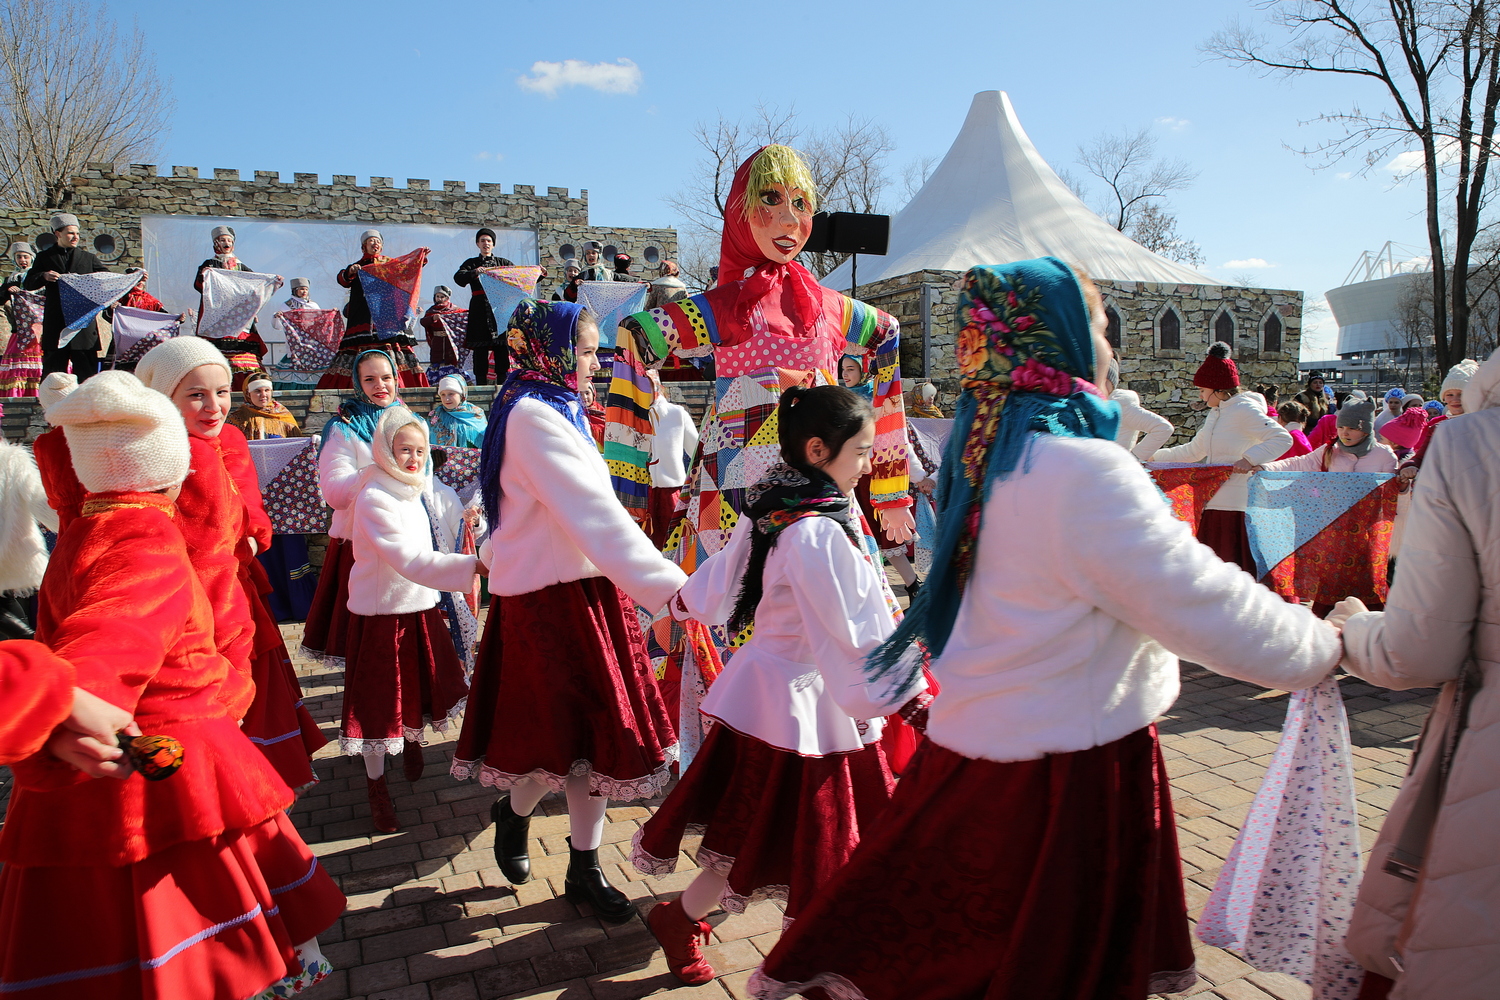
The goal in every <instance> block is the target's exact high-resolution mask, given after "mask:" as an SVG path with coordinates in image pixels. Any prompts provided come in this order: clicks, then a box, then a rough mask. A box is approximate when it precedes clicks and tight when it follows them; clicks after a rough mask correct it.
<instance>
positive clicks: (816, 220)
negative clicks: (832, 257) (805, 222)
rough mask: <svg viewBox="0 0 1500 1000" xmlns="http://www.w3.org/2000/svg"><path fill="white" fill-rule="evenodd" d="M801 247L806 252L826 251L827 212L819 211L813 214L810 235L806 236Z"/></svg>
mask: <svg viewBox="0 0 1500 1000" xmlns="http://www.w3.org/2000/svg"><path fill="white" fill-rule="evenodd" d="M802 249H803V250H804V251H805V252H807V253H827V252H828V213H827V212H819V213H818V214H817V215H814V216H813V224H812V235H811V236H809V237H808V238H807V243H806V244H804V245H803V247H802Z"/></svg>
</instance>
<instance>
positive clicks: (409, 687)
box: [339, 608, 469, 754]
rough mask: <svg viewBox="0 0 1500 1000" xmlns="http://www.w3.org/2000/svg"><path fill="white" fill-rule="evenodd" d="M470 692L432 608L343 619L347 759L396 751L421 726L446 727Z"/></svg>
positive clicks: (417, 736)
mask: <svg viewBox="0 0 1500 1000" xmlns="http://www.w3.org/2000/svg"><path fill="white" fill-rule="evenodd" d="M468 694H469V685H468V683H467V682H466V681H465V680H464V668H463V664H461V663H460V662H459V660H458V653H457V652H456V651H455V650H454V648H453V637H452V636H451V635H450V634H449V633H448V626H447V625H446V624H444V622H443V613H442V612H441V611H439V610H438V609H437V608H428V609H427V610H426V611H411V612H408V613H406V614H401V615H355V614H351V615H350V616H349V649H348V655H347V656H346V657H345V659H344V718H343V726H342V728H341V729H340V731H339V749H341V750H342V751H344V753H347V754H378V753H389V754H397V753H401V752H402V750H403V749H404V747H403V743H404V742H418V741H420V740H421V739H422V730H423V728H424V727H425V726H428V725H430V726H432V728H433V729H435V730H437V731H438V732H440V733H441V732H444V731H445V730H447V728H448V726H449V724H450V723H451V722H452V721H453V719H454V718H455V717H456V716H457V715H458V714H459V713H460V712H462V711H463V709H464V701H465V699H466V698H467V697H468Z"/></svg>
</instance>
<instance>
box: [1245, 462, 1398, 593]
mask: <svg viewBox="0 0 1500 1000" xmlns="http://www.w3.org/2000/svg"><path fill="white" fill-rule="evenodd" d="M1397 493H1398V483H1397V481H1396V480H1394V479H1391V480H1387V481H1386V482H1384V483H1382V484H1381V485H1379V486H1377V487H1376V488H1375V489H1373V490H1371V491H1370V492H1369V494H1368V495H1367V496H1365V497H1364V499H1362V500H1360V501H1359V502H1358V503H1356V504H1355V505H1354V506H1353V507H1350V508H1349V509H1348V510H1346V511H1344V513H1342V514H1340V515H1339V517H1338V518H1337V520H1335V521H1334V522H1333V523H1332V524H1330V525H1329V526H1328V527H1326V528H1324V529H1323V530H1322V531H1320V532H1318V533H1317V534H1316V535H1314V536H1313V537H1312V538H1311V539H1309V540H1308V542H1307V543H1306V544H1305V545H1303V546H1302V547H1301V548H1300V549H1298V550H1297V551H1296V552H1293V553H1292V554H1291V555H1289V556H1287V557H1286V558H1285V559H1283V560H1281V562H1279V563H1277V564H1276V565H1275V566H1274V567H1273V568H1272V569H1271V572H1270V574H1269V575H1268V576H1267V577H1266V580H1265V582H1266V585H1267V586H1269V587H1270V588H1271V589H1272V590H1274V591H1276V593H1278V594H1280V595H1281V596H1282V597H1285V598H1286V599H1287V600H1288V601H1292V602H1294V603H1304V602H1307V601H1312V602H1313V603H1314V604H1326V605H1332V604H1335V603H1337V602H1338V601H1341V600H1343V599H1344V598H1346V597H1357V598H1359V599H1360V600H1361V601H1364V602H1365V604H1367V605H1369V606H1371V607H1377V608H1378V607H1383V606H1384V605H1385V598H1386V594H1387V593H1389V592H1390V585H1389V583H1388V582H1387V580H1386V563H1387V562H1388V561H1389V558H1390V548H1391V526H1392V524H1393V523H1394V522H1395V520H1396V497H1397Z"/></svg>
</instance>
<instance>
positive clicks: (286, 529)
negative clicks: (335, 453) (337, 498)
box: [251, 438, 333, 535]
mask: <svg viewBox="0 0 1500 1000" xmlns="http://www.w3.org/2000/svg"><path fill="white" fill-rule="evenodd" d="M287 444H288V445H291V444H300V445H301V446H302V450H301V451H298V452H297V453H296V454H295V455H293V457H292V458H290V459H289V460H287V461H285V462H283V463H281V468H280V470H279V471H277V472H276V474H275V475H274V476H272V477H271V478H270V479H269V480H267V479H265V478H264V477H261V484H260V493H261V499H262V500H264V501H265V505H266V513H267V514H269V515H270V516H271V529H272V530H273V531H274V532H276V533H277V534H281V535H311V534H322V533H324V532H327V531H328V525H329V522H330V521H331V520H332V517H333V511H332V510H330V509H329V507H328V506H327V505H326V504H324V503H323V493H322V491H321V490H320V489H319V488H318V449H317V448H315V447H313V444H314V440H313V439H312V438H294V439H291V440H290V441H288V442H287ZM288 450H290V449H288ZM251 454H252V456H253V455H254V454H255V453H254V452H252V453H251ZM267 454H270V453H269V452H268V453H267ZM269 468H270V466H269V465H268V466H267V469H268V470H269ZM259 471H260V464H259V463H257V472H259Z"/></svg>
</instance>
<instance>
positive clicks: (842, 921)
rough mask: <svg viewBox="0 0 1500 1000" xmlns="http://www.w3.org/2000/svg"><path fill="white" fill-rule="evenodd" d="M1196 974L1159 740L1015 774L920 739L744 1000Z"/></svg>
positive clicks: (1108, 995)
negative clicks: (869, 828)
mask: <svg viewBox="0 0 1500 1000" xmlns="http://www.w3.org/2000/svg"><path fill="white" fill-rule="evenodd" d="M1193 962H1194V960H1193V945H1192V940H1191V938H1190V937H1189V934H1188V920H1187V904H1186V901H1185V899H1184V897H1183V890H1182V866H1181V864H1180V863H1179V861H1178V855H1177V831H1176V828H1175V826H1174V825H1173V821H1172V802H1171V790H1170V787H1169V785H1168V783H1167V772H1166V766H1165V764H1164V762H1163V761H1162V757H1161V751H1160V749H1159V747H1158V745H1157V740H1156V727H1155V726H1148V727H1146V728H1145V729H1140V730H1137V731H1136V732H1134V733H1131V734H1130V735H1129V736H1126V737H1123V738H1122V739H1118V740H1116V741H1114V742H1113V743H1107V744H1105V745H1104V746H1099V747H1093V748H1091V749H1088V750H1080V751H1077V752H1074V753H1061V754H1051V755H1049V756H1046V757H1042V758H1040V759H1037V760H1023V761H1014V762H1010V763H997V762H994V761H984V760H974V759H971V758H968V757H963V756H961V755H959V754H956V753H954V752H952V751H951V750H947V749H945V748H943V747H940V746H938V745H936V744H935V743H933V742H932V741H930V740H929V741H927V742H925V743H924V744H923V745H922V748H921V749H920V750H918V751H917V756H916V758H915V759H914V760H913V761H912V766H911V770H910V771H909V772H908V773H907V775H906V776H905V777H903V778H902V780H901V783H900V785H899V786H898V787H897V789H896V795H895V797H894V798H893V799H892V801H891V804H890V807H889V808H888V809H886V811H885V813H884V814H883V815H882V816H881V817H880V821H879V823H878V824H877V825H876V827H875V829H874V831H873V832H872V833H870V834H869V835H868V836H866V837H865V838H864V840H863V841H861V843H860V845H859V847H858V848H857V849H856V850H855V852H854V856H853V857H852V858H851V859H850V861H849V863H848V864H847V865H845V866H844V867H843V868H842V869H840V870H839V872H838V873H837V874H835V875H834V876H833V879H832V880H831V881H830V882H829V883H828V884H827V885H826V886H824V887H823V889H822V890H821V891H820V892H819V893H818V895H817V896H816V897H815V898H814V899H813V901H812V902H811V903H810V904H809V905H808V906H807V907H806V908H805V909H804V910H803V911H802V914H801V915H800V916H799V917H798V918H797V921H796V922H795V923H793V924H792V925H791V927H789V928H788V929H787V930H786V931H784V932H783V933H782V936H781V940H780V941H779V942H778V943H777V945H776V947H775V948H774V949H773V950H772V952H771V953H770V955H768V956H767V957H766V961H765V964H764V965H762V966H761V968H760V970H759V971H758V972H756V974H755V976H754V977H753V978H752V979H751V980H750V992H751V993H752V995H754V996H756V997H759V998H762V1000H782V998H785V997H790V996H793V995H796V994H797V993H799V992H803V993H805V991H806V990H810V989H814V988H817V987H822V988H823V989H824V990H825V991H826V995H827V996H831V997H837V998H838V1000H959V998H963V1000H1034V998H1041V997H1045V998H1047V1000H1142V998H1144V997H1145V996H1147V995H1148V994H1151V993H1158V992H1159V993H1176V992H1180V991H1182V990H1186V989H1188V988H1190V987H1191V986H1192V985H1193V984H1194V983H1195V982H1196V981H1197V976H1196V974H1195V973H1194V971H1193ZM811 995H817V994H811Z"/></svg>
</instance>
